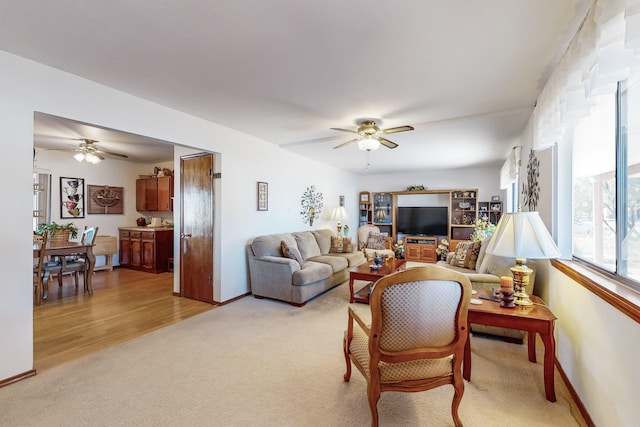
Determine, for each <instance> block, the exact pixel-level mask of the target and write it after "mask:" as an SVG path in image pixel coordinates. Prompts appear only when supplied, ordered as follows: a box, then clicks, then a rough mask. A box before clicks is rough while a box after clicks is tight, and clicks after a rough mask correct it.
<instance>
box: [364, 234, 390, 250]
mask: <svg viewBox="0 0 640 427" xmlns="http://www.w3.org/2000/svg"><path fill="white" fill-rule="evenodd" d="M387 237H389V234H388V233H376V232H375V231H372V232H370V233H369V237H367V249H375V250H382V249H386V247H385V243H386V242H387Z"/></svg>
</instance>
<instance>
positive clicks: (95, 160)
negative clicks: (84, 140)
mask: <svg viewBox="0 0 640 427" xmlns="http://www.w3.org/2000/svg"><path fill="white" fill-rule="evenodd" d="M84 159H85V160H86V161H87V162H89V163H93V164H94V165H95V164H98V163H100V158H99V157H98V156H96V155H95V154H93V153H87V154H85V156H84Z"/></svg>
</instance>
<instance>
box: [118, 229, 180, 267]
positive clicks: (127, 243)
mask: <svg viewBox="0 0 640 427" xmlns="http://www.w3.org/2000/svg"><path fill="white" fill-rule="evenodd" d="M119 236H120V266H121V267H125V268H131V269H133V270H140V271H148V272H150V273H162V272H165V271H168V269H169V263H168V261H169V258H173V229H172V228H148V227H121V228H120V229H119Z"/></svg>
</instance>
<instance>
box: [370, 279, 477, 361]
mask: <svg viewBox="0 0 640 427" xmlns="http://www.w3.org/2000/svg"><path fill="white" fill-rule="evenodd" d="M470 299H471V282H470V281H469V279H468V278H467V277H466V276H465V275H463V274H460V273H457V272H455V271H452V270H448V269H445V268H442V267H437V266H426V267H415V268H410V269H408V270H405V271H401V272H398V273H394V274H391V275H388V276H385V277H384V278H382V279H380V280H379V281H378V282H377V283H376V284H375V286H374V288H373V291H372V293H371V297H370V299H369V303H370V305H371V339H370V344H369V350H370V352H371V362H372V363H377V360H380V361H384V362H389V363H393V362H400V361H403V362H405V361H409V360H419V359H429V358H443V357H446V356H449V355H452V354H457V355H458V356H460V361H459V363H461V360H462V354H463V351H464V344H465V343H466V341H467V337H468V330H467V310H468V307H469V301H470Z"/></svg>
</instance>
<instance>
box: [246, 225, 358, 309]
mask: <svg viewBox="0 0 640 427" xmlns="http://www.w3.org/2000/svg"><path fill="white" fill-rule="evenodd" d="M332 238H333V241H332ZM283 242H284V245H283ZM332 243H333V245H332ZM283 247H285V248H286V251H287V252H288V253H286V254H283V251H282V248H283ZM246 250H247V259H248V262H249V276H250V280H251V292H252V293H253V295H254V296H255V297H256V298H265V297H266V298H273V299H277V300H282V301H287V302H289V303H290V304H293V305H296V306H303V305H304V304H305V303H306V302H307V301H308V300H310V299H311V298H313V297H315V296H317V295H319V294H321V293H323V292H325V291H327V290H328V289H331V288H333V287H334V286H336V285H339V284H340V283H343V282H345V281H346V280H348V279H349V269H350V268H351V267H354V266H357V265H360V264H361V263H363V262H364V261H365V257H364V254H363V253H362V251H359V250H358V248H357V245H353V244H349V241H348V240H347V241H345V240H344V239H343V238H336V235H335V233H334V232H333V231H332V230H328V229H322V230H313V231H301V232H296V233H281V234H270V235H265V236H259V237H255V238H253V239H251V240H250V241H249V242H248V244H247V247H246Z"/></svg>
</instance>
